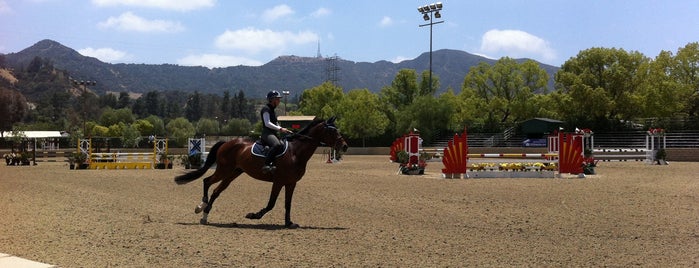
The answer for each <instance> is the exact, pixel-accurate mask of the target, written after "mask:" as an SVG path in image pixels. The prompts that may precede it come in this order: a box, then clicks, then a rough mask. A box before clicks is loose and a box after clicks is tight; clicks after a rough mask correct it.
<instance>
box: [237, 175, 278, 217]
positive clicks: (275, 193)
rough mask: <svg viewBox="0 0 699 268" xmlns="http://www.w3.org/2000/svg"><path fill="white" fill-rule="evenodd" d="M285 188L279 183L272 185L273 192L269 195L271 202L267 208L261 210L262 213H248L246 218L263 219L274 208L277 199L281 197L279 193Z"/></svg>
mask: <svg viewBox="0 0 699 268" xmlns="http://www.w3.org/2000/svg"><path fill="white" fill-rule="evenodd" d="M283 186H284V185H283V184H281V183H278V182H274V183H272V192H271V193H270V194H269V201H268V202H267V206H266V207H264V208H262V209H260V211H258V212H257V213H252V212H251V213H248V215H245V218H248V219H253V220H258V219H262V217H263V216H264V215H265V214H267V212H269V211H270V210H272V209H273V208H274V204H275V203H276V202H277V197H279V192H281V190H282V187H283Z"/></svg>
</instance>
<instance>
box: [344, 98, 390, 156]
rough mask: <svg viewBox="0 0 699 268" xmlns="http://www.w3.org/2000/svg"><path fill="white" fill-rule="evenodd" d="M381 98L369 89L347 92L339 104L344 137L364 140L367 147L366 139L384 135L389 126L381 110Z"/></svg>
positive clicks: (363, 142) (363, 144)
mask: <svg viewBox="0 0 699 268" xmlns="http://www.w3.org/2000/svg"><path fill="white" fill-rule="evenodd" d="M380 107H381V102H380V101H379V97H378V96H377V95H375V94H373V93H371V92H370V91H369V90H368V89H354V90H350V91H349V92H347V95H346V96H345V97H344V98H342V100H341V101H340V103H339V104H338V111H339V112H338V114H337V116H338V118H339V119H340V120H338V126H339V127H340V129H342V133H343V135H346V136H347V137H349V138H353V139H357V138H360V139H362V146H365V140H366V138H372V137H376V136H378V135H381V134H383V133H384V132H385V131H386V127H387V126H388V123H389V122H388V118H387V117H386V114H384V113H382V112H381V110H380Z"/></svg>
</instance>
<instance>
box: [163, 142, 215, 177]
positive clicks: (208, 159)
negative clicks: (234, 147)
mask: <svg viewBox="0 0 699 268" xmlns="http://www.w3.org/2000/svg"><path fill="white" fill-rule="evenodd" d="M224 143H225V142H223V141H219V142H217V143H216V144H214V146H213V147H211V151H210V152H209V155H208V156H207V157H206V162H204V166H202V167H200V168H199V169H197V170H195V171H192V172H188V173H185V174H182V175H180V176H177V177H175V183H177V184H185V183H188V182H191V181H193V180H196V179H198V178H199V177H201V176H202V175H204V173H206V171H207V170H209V168H211V166H213V165H214V163H216V153H217V152H218V149H219V148H220V147H221V145H223V144H224Z"/></svg>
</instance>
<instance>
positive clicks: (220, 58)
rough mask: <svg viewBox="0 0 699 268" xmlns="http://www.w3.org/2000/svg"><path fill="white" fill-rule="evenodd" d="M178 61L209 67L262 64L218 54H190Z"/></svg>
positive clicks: (181, 63) (188, 64) (179, 62)
mask: <svg viewBox="0 0 699 268" xmlns="http://www.w3.org/2000/svg"><path fill="white" fill-rule="evenodd" d="M177 63H178V64H180V65H185V66H204V67H208V68H216V67H229V66H238V65H245V66H260V65H262V62H260V61H257V60H254V59H248V58H243V57H236V56H227V55H218V54H202V55H189V56H187V57H184V58H182V59H179V60H177Z"/></svg>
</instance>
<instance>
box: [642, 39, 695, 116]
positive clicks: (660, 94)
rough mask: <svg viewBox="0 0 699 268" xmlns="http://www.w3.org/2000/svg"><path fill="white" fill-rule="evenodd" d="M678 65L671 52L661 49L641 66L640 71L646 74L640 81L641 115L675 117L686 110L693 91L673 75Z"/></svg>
mask: <svg viewBox="0 0 699 268" xmlns="http://www.w3.org/2000/svg"><path fill="white" fill-rule="evenodd" d="M677 65H678V62H677V61H676V60H675V57H673V56H672V53H671V52H667V51H661V52H660V54H658V56H657V57H655V59H654V60H653V61H652V62H650V63H647V64H643V65H642V66H641V70H640V71H639V73H640V74H641V75H644V76H645V79H644V81H643V83H640V86H639V90H638V95H637V96H636V97H637V98H639V100H638V102H639V103H640V104H641V106H639V109H638V113H637V116H639V117H656V118H657V117H673V116H677V115H678V114H679V113H681V112H682V111H686V110H685V109H686V107H687V106H686V105H687V104H688V103H687V99H689V98H690V96H691V91H689V90H686V89H688V87H683V86H682V84H681V83H680V82H679V81H678V80H676V79H675V78H673V77H672V74H673V71H672V69H673V68H675V66H677Z"/></svg>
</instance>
